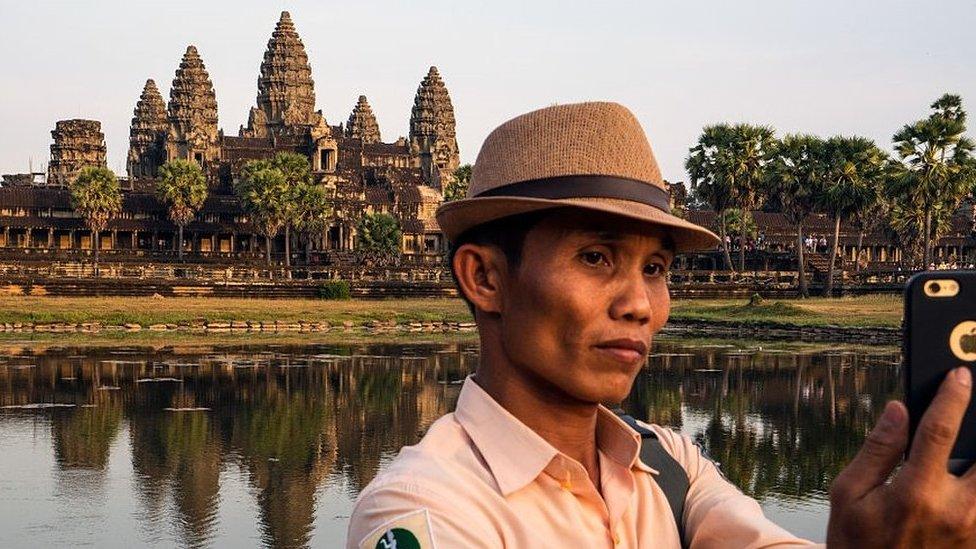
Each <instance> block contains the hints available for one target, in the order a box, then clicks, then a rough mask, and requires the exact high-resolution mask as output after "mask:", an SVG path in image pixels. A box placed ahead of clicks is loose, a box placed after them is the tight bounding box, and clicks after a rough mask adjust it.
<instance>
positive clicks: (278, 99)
mask: <svg viewBox="0 0 976 549" xmlns="http://www.w3.org/2000/svg"><path fill="white" fill-rule="evenodd" d="M51 135H52V137H53V140H54V142H53V144H52V145H51V158H50V162H49V164H48V169H47V173H46V174H45V173H29V174H11V175H4V176H3V184H2V186H0V230H2V232H0V248H24V249H38V248H39V249H43V250H48V251H51V252H56V253H57V254H58V255H59V256H67V257H70V256H71V255H72V254H73V253H76V254H77V255H85V254H87V253H88V252H87V250H89V249H91V236H90V232H89V231H88V230H87V229H86V228H85V226H84V223H83V220H82V218H81V217H79V216H78V215H77V214H76V213H75V212H74V211H73V210H72V207H71V204H70V200H69V195H68V191H67V189H66V188H65V185H66V184H67V182H68V181H70V180H71V179H72V178H73V177H75V176H76V175H77V174H78V172H79V171H80V170H81V168H83V167H85V166H105V165H106V147H105V140H104V136H103V134H102V131H101V124H100V122H98V121H94V120H61V121H58V122H57V124H56V125H55V129H54V131H52V132H51ZM281 151H288V152H295V153H300V154H302V155H305V156H307V157H308V159H309V163H310V165H311V169H312V174H313V178H314V179H315V182H316V183H318V184H321V185H324V186H326V188H328V189H329V190H330V194H331V195H332V197H333V200H334V220H333V223H332V224H331V226H330V227H329V228H328V229H327V230H326V231H325V232H324V233H323V234H322V235H321V236H320V238H317V239H315V241H314V242H313V243H312V249H313V253H314V257H315V258H316V261H317V262H332V261H342V260H343V259H344V258H348V257H349V256H348V252H350V251H351V250H353V249H354V247H355V242H356V230H357V229H356V227H357V225H358V222H359V220H360V219H361V217H362V216H363V215H364V214H366V213H374V212H382V213H389V214H392V215H394V216H395V217H396V218H397V219H398V220H399V223H400V228H401V231H402V233H403V244H402V250H403V252H404V253H405V254H407V255H410V256H414V257H415V258H417V259H424V258H425V257H429V259H430V260H431V261H436V259H434V258H435V257H439V255H440V252H441V251H442V249H443V246H444V243H443V242H442V241H441V234H440V230H439V228H438V227H437V224H436V222H435V221H434V210H435V209H436V208H437V206H438V205H439V204H440V202H441V201H442V200H443V198H442V196H443V195H442V189H443V187H444V185H445V184H446V183H447V182H448V181H449V180H450V178H452V177H453V174H454V171H455V170H456V169H457V168H458V165H459V155H458V146H457V140H456V139H455V120H454V107H453V106H452V104H451V98H450V95H449V94H448V91H447V88H446V87H445V85H444V81H443V80H442V79H441V76H440V74H439V73H438V71H437V68H436V67H431V68H430V70H429V72H428V73H427V75H426V76H425V77H424V78H423V80H422V81H421V82H420V85H419V87H418V88H417V94H416V97H415V99H414V105H413V110H412V113H411V116H410V124H409V135H408V136H407V137H400V138H398V139H396V140H393V141H391V142H384V141H383V140H382V139H381V136H380V128H379V126H378V124H377V122H376V118H375V116H374V115H373V111H372V108H371V107H370V105H369V103H368V101H367V99H366V96H363V95H361V96H359V98H358V101H356V102H355V105H354V106H353V108H352V112H351V114H350V115H349V119H348V121H347V122H346V123H345V124H342V123H340V124H338V125H331V124H329V123H328V122H327V121H326V119H325V117H324V116H323V114H322V111H321V110H316V109H315V86H314V82H313V80H312V69H311V66H310V64H309V60H308V55H307V54H306V52H305V46H304V45H303V44H302V41H301V38H300V37H299V35H298V33H297V32H296V30H295V26H294V24H293V22H292V20H291V16H290V15H289V13H288V12H282V14H281V18H280V20H279V21H278V23H277V25H276V26H275V29H274V32H272V34H271V38H270V40H268V46H267V50H266V51H265V54H264V59H263V61H262V62H261V67H260V74H259V77H258V94H257V104H256V106H254V107H252V108H251V110H250V113H249V116H248V121H247V125H246V126H241V127H240V129H239V130H238V132H237V135H236V136H232V135H226V134H225V133H224V131H223V130H222V129H220V128H219V127H218V120H217V98H216V94H215V91H214V87H213V84H212V82H211V80H210V76H209V75H208V73H207V69H206V66H205V65H204V62H203V59H202V58H201V56H200V53H199V52H198V51H197V48H196V47H194V46H192V45H191V46H188V47H187V48H186V53H184V54H183V58H182V60H181V61H180V64H179V67H178V68H177V69H176V75H175V77H174V78H173V82H172V85H171V87H170V91H169V101H168V102H166V101H165V100H164V99H163V96H162V94H161V93H160V91H159V89H158V88H157V86H156V83H155V82H154V81H153V80H152V79H149V80H147V81H146V84H145V87H144V88H143V91H142V94H141V96H140V97H139V99H138V101H137V102H136V106H135V110H134V114H133V118H132V123H131V126H130V133H129V151H128V157H127V172H128V173H127V177H125V178H121V183H122V188H123V190H124V192H123V196H124V199H123V213H122V214H121V216H119V217H118V218H116V219H113V220H112V221H111V222H110V223H109V226H108V230H107V231H105V232H104V233H102V235H101V242H100V249H102V250H104V251H105V252H106V253H107V255H108V256H109V257H113V256H114V257H118V258H119V259H124V258H126V257H132V256H141V257H145V256H151V257H154V258H157V259H165V258H167V257H169V256H174V255H175V247H176V241H177V239H176V238H175V232H176V227H175V225H173V224H172V223H171V222H170V221H169V220H168V219H167V214H166V208H165V206H164V205H163V204H162V203H160V202H159V201H158V200H157V199H156V198H155V194H154V186H155V178H156V177H157V175H158V170H159V168H160V166H161V165H162V164H163V163H165V162H166V161H168V160H173V159H185V160H190V161H194V162H196V163H198V164H199V165H200V166H201V167H203V169H204V171H205V173H206V174H207V175H208V180H209V184H210V187H211V191H210V196H209V198H208V199H207V201H206V203H205V204H204V207H203V209H202V210H201V211H200V212H199V214H198V215H197V218H196V220H195V221H194V222H192V223H190V224H189V225H188V226H187V228H186V237H187V238H186V242H185V248H186V251H187V252H190V254H191V256H192V255H194V254H196V255H197V257H203V256H207V257H222V258H226V259H233V258H250V257H260V255H261V254H262V253H263V251H264V250H263V246H264V241H263V238H258V237H256V235H254V234H253V233H254V231H253V230H252V228H251V227H250V226H249V224H248V222H247V219H246V216H245V215H244V212H243V211H242V209H241V207H240V203H239V201H238V200H237V198H236V197H235V196H234V194H233V187H232V184H233V181H234V179H235V178H236V177H238V176H239V174H240V170H241V168H242V167H243V166H244V165H245V164H246V163H247V162H248V161H250V160H254V159H262V158H270V157H272V156H273V155H274V154H276V153H278V152H281ZM283 239H284V237H283V236H279V237H278V239H277V240H276V241H274V242H273V244H272V248H273V252H274V253H275V254H279V253H280V252H282V250H283V249H284V240H283ZM293 249H295V248H293ZM279 257H280V256H279Z"/></svg>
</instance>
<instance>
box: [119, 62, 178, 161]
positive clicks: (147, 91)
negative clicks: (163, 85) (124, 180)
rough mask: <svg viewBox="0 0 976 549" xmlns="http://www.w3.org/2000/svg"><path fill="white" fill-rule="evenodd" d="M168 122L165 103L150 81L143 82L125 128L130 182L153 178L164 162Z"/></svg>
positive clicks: (154, 84) (154, 83)
mask: <svg viewBox="0 0 976 549" xmlns="http://www.w3.org/2000/svg"><path fill="white" fill-rule="evenodd" d="M168 131H169V120H168V119H167V117H166V103H164V102H163V96H162V94H160V93H159V89H158V88H157V87H156V82H154V81H153V80H152V79H149V80H146V86H145V87H144V88H143V89H142V95H141V96H139V101H138V102H137V103H136V108H135V110H134V111H133V112H132V124H131V125H130V126H129V156H128V160H127V162H126V166H127V171H128V172H129V177H130V178H138V177H156V175H157V174H158V173H159V167H160V166H161V165H162V164H163V162H165V161H166V150H165V148H164V145H165V141H166V133H167V132H168Z"/></svg>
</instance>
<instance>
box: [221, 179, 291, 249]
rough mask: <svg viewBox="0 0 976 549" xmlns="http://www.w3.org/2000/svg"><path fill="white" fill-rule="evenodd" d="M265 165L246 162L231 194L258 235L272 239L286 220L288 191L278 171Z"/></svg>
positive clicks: (286, 183)
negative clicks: (234, 195) (236, 198)
mask: <svg viewBox="0 0 976 549" xmlns="http://www.w3.org/2000/svg"><path fill="white" fill-rule="evenodd" d="M265 162H266V161H264V160H258V161H256V162H255V163H248V165H247V166H245V171H244V174H243V177H241V179H239V180H237V181H236V182H235V185H234V192H235V193H236V194H237V197H238V198H240V200H241V204H242V205H243V207H244V211H245V212H247V214H248V217H249V218H250V221H251V223H252V224H253V225H254V227H255V228H256V229H257V232H258V233H260V234H261V235H264V236H265V237H268V238H272V237H274V236H276V235H277V234H278V231H280V230H281V228H282V227H283V226H284V224H285V222H286V221H287V216H288V200H289V195H290V193H291V189H290V188H289V187H288V182H287V180H286V179H285V176H284V175H283V174H282V173H281V170H278V169H275V168H273V167H270V165H267V164H264V163H265Z"/></svg>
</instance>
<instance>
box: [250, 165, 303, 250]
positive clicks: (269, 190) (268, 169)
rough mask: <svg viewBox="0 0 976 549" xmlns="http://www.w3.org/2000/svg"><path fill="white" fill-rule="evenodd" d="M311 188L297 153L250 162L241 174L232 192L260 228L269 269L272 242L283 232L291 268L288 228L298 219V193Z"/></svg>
mask: <svg viewBox="0 0 976 549" xmlns="http://www.w3.org/2000/svg"><path fill="white" fill-rule="evenodd" d="M311 184H312V172H311V168H310V166H309V162H308V158H306V157H305V156H303V155H300V154H296V153H290V152H280V153H277V154H275V155H274V157H272V158H271V159H263V160H252V161H250V162H248V163H247V164H245V165H244V168H243V169H242V170H241V177H240V179H239V180H238V182H237V184H236V185H235V192H237V195H238V197H240V198H241V201H242V202H243V203H244V209H245V210H246V211H247V212H248V214H249V215H251V216H252V217H253V218H255V219H258V220H259V221H258V223H259V225H260V226H262V229H261V230H262V231H263V232H262V233H261V234H263V235H264V236H265V241H266V243H267V248H268V249H267V252H266V253H267V257H268V264H269V265H270V264H271V239H272V238H274V237H276V236H277V235H278V232H279V231H281V229H282V228H283V229H284V230H285V267H291V227H292V226H294V224H295V222H296V219H297V217H298V216H299V215H300V214H299V212H298V201H299V194H300V189H302V188H303V187H305V186H308V185H311ZM255 185H257V186H255ZM238 189H240V190H238Z"/></svg>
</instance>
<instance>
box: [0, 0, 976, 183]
mask: <svg viewBox="0 0 976 549" xmlns="http://www.w3.org/2000/svg"><path fill="white" fill-rule="evenodd" d="M284 9H287V10H288V11H290V12H291V15H292V18H293V20H294V22H295V26H296V28H297V30H298V33H299V35H300V36H301V37H302V41H303V42H304V43H305V48H306V50H307V52H308V55H309V59H310V62H311V66H312V77H313V78H314V80H315V92H316V102H317V108H319V109H322V110H323V112H324V114H325V116H326V119H327V120H328V122H329V123H330V124H333V125H335V124H338V123H340V122H345V120H346V119H347V118H348V116H349V112H350V111H351V110H352V107H353V106H354V105H355V103H356V98H357V97H358V96H359V95H360V94H366V95H367V96H368V98H369V102H370V104H371V105H372V107H373V110H374V112H375V113H376V116H377V119H378V122H379V125H380V131H381V132H382V136H383V140H384V141H393V140H395V139H396V138H397V137H398V136H400V135H406V134H407V132H408V121H409V117H410V108H411V106H412V104H413V97H414V93H415V92H416V89H417V85H418V83H419V82H420V80H421V79H422V78H423V76H424V75H425V74H426V72H427V68H428V67H429V66H430V65H436V66H437V67H438V68H439V69H440V72H441V75H442V76H443V78H444V80H445V82H446V84H447V86H448V90H449V91H450V94H451V99H452V100H453V103H454V108H455V114H456V116H457V132H458V143H459V145H460V149H461V159H462V162H473V161H474V159H475V157H476V156H477V152H478V148H479V147H480V145H481V142H482V141H483V140H484V138H485V136H486V135H487V134H488V132H489V131H491V129H492V128H494V127H495V126H497V125H498V124H499V123H501V122H503V121H505V120H507V119H508V118H511V117H512V116H515V115H518V114H520V113H523V112H526V111H529V110H532V109H535V108H539V107H544V106H547V105H551V104H553V103H569V102H576V101H583V100H612V101H618V102H620V103H623V104H624V105H626V106H628V107H629V108H631V109H632V110H633V111H634V112H635V113H636V114H637V116H638V118H639V119H640V120H641V123H642V124H643V125H644V128H645V130H646V131H647V133H648V135H649V137H650V140H651V144H652V146H653V147H654V150H655V153H656V155H657V158H658V162H659V163H660V164H661V168H662V171H663V173H664V176H665V178H667V179H669V180H672V181H676V180H685V179H686V178H687V176H686V174H685V173H684V169H683V164H684V158H685V156H686V155H687V152H688V148H689V147H690V146H692V144H693V143H694V141H695V140H696V138H697V136H698V134H699V133H700V131H701V128H702V126H704V125H707V124H712V123H717V122H739V121H744V122H753V123H764V124H769V125H772V126H773V127H775V128H776V129H777V130H778V131H779V132H780V133H781V134H782V133H785V132H809V133H816V134H821V135H833V134H838V133H842V134H860V135H864V136H866V137H870V138H872V139H875V140H876V141H877V143H878V144H879V145H881V146H882V147H885V148H890V142H891V135H892V134H893V133H894V132H895V131H896V130H897V129H898V128H899V127H900V126H901V125H903V124H904V123H906V122H909V121H912V120H915V119H917V118H920V117H922V116H924V115H925V114H926V112H927V109H928V105H929V104H930V103H931V102H932V101H933V100H934V99H935V98H937V97H938V96H939V95H941V94H942V93H943V92H946V91H951V92H954V93H958V94H961V95H962V97H963V101H964V105H965V107H967V109H968V110H969V111H970V112H971V113H974V114H973V116H972V117H971V119H972V120H973V122H972V125H974V126H976V35H974V29H976V2H973V1H944V2H908V1H903V0H893V1H888V2H866V1H854V0H820V1H817V2H788V1H783V0H768V1H757V0H737V1H735V2H729V1H718V0H715V1H697V2H680V1H670V2H664V1H652V0H644V1H634V2H599V1H595V0H588V1H571V0H555V1H549V0H545V1H542V0H520V1H510V0H491V1H484V2H481V1H478V2H475V1H467V0H452V1H449V0H443V1H429V0H410V1H409V2H408V1H400V2H395V1H368V0H360V1H354V2H348V1H347V2H333V1H322V0H319V1H309V2H282V1H268V0H262V1H257V0H235V1H199V0H196V1H185V0H171V1H168V2H165V3H158V4H157V3H151V2H141V1H136V0H111V1H109V0H106V1H98V2H81V1H78V2H24V1H22V0H17V1H13V0H0V21H2V25H0V55H2V59H3V63H2V65H0V67H2V70H0V173H14V172H25V171H27V168H28V162H29V161H30V159H33V162H34V166H35V169H38V167H39V166H40V165H46V163H47V161H48V156H49V146H50V143H51V135H50V131H51V130H52V129H53V128H54V123H55V121H56V120H59V119H64V118H91V119H95V120H99V121H101V123H102V128H103V130H104V132H105V138H106V145H107V147H108V155H109V167H111V168H112V169H114V170H116V172H117V173H120V174H123V173H124V172H125V155H126V152H127V150H128V128H129V121H130V119H131V117H132V109H133V107H134V106H135V103H136V100H137V99H138V97H139V93H140V92H141V91H142V87H143V84H144V83H145V80H146V78H153V79H154V80H156V83H157V84H158V85H159V88H160V91H161V92H162V93H163V97H164V98H167V99H168V97H169V87H170V82H171V81H172V79H173V75H174V71H175V70H176V68H177V65H178V64H179V61H180V57H181V56H182V54H183V52H184V50H185V49H186V46H187V45H188V44H194V45H196V46H197V48H198V49H199V51H200V55H201V57H202V58H203V61H204V63H205V65H206V67H207V70H208V71H209V73H210V77H211V79H212V80H213V83H214V87H215V89H216V93H217V104H218V108H219V117H220V126H221V127H222V128H223V129H224V131H225V133H227V134H228V135H237V130H238V127H239V126H240V125H241V124H243V123H245V122H246V121H247V113H248V109H249V108H250V107H251V106H253V105H254V103H255V96H256V94H257V77H258V71H259V66H260V64H261V59H262V55H263V53H264V49H265V46H266V44H267V41H268V38H269V37H270V35H271V31H272V30H273V29H274V25H275V23H276V22H277V20H278V15H279V13H280V12H281V10H284ZM970 135H976V131H973V132H970Z"/></svg>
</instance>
